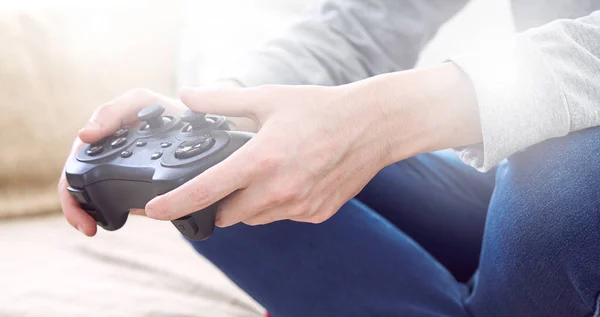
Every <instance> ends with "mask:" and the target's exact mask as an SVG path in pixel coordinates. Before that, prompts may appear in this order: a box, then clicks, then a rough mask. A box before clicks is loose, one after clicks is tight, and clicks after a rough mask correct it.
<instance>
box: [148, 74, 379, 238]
mask: <svg viewBox="0 0 600 317" xmlns="http://www.w3.org/2000/svg"><path fill="white" fill-rule="evenodd" d="M356 88H357V86H356V85H348V86H340V87H318V86H263V87H259V88H219V89H211V88H200V89H185V90H183V91H182V92H181V94H180V97H181V99H182V101H183V102H184V104H185V105H186V106H188V107H189V108H191V109H194V110H197V111H203V112H208V113H218V114H222V115H228V116H244V117H249V118H252V119H254V121H255V122H256V123H257V125H258V126H259V127H260V132H259V133H258V134H257V135H256V136H255V137H254V138H253V139H252V140H250V141H249V142H248V143H247V144H246V145H245V146H243V147H242V148H240V149H239V150H238V151H236V152H235V153H234V154H232V155H231V156H230V157H229V158H227V159H225V160H224V161H222V162H221V163H220V164H217V165H215V166H213V167H212V168H210V169H209V170H207V171H205V172H204V173H203V174H201V175H199V176H197V177H195V178H194V179H192V180H191V181H189V182H187V183H186V184H184V185H182V186H180V187H179V188H177V189H175V190H173V191H171V192H169V193H167V194H165V195H162V196H159V197H157V198H155V199H153V200H152V201H151V202H149V203H148V204H147V206H146V213H147V214H148V215H149V216H150V217H153V218H156V219H161V220H172V219H176V218H179V217H182V216H184V215H187V214H190V213H193V212H195V211H198V210H201V209H203V208H205V207H207V206H209V205H211V204H213V203H215V202H216V201H218V200H220V199H222V198H224V197H226V196H228V195H229V197H227V198H226V199H225V200H223V201H222V202H221V203H220V204H219V211H218V215H217V225H218V226H221V227H225V226H230V225H233V224H235V223H238V222H244V223H246V224H249V225H258V224H266V223H270V222H273V221H277V220H282V219H291V220H295V221H302V222H312V223H320V222H322V221H325V220H326V219H328V218H329V217H331V216H332V215H333V214H334V213H335V212H336V211H337V210H338V209H339V208H340V207H341V206H342V204H344V203H345V202H346V201H348V200H349V199H351V198H352V197H353V196H354V195H356V194H357V193H358V192H359V191H360V190H361V189H362V188H363V187H364V186H365V185H366V183H367V182H368V181H369V180H370V179H371V178H372V177H373V176H374V175H375V174H376V173H377V172H378V171H379V170H380V169H381V168H383V167H384V166H385V163H386V162H387V161H388V158H387V155H388V153H389V151H388V148H387V144H388V143H387V140H386V139H385V138H378V135H377V132H378V130H379V127H381V126H382V125H381V122H380V120H382V118H381V117H379V114H380V113H381V112H380V111H379V110H377V109H375V108H373V105H369V104H368V100H367V99H368V98H369V95H368V94H367V95H364V94H362V92H359V90H360V89H356ZM365 97H366V98H365Z"/></svg>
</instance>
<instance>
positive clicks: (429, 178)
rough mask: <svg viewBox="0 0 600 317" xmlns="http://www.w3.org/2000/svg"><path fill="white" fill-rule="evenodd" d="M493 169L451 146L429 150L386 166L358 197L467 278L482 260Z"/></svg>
mask: <svg viewBox="0 0 600 317" xmlns="http://www.w3.org/2000/svg"><path fill="white" fill-rule="evenodd" d="M494 174H495V173H494V171H491V172H489V173H485V174H483V173H479V172H477V171H476V170H475V169H473V168H472V167H470V166H468V165H466V164H464V163H463V162H462V161H460V160H459V159H458V157H457V156H456V155H455V154H454V153H453V152H452V151H439V152H433V153H427V154H422V155H419V156H416V157H413V158H410V159H406V160H404V161H401V162H398V163H395V164H392V165H390V166H388V167H386V168H384V169H383V170H381V171H380V172H379V173H378V174H377V175H376V176H375V177H374V178H373V180H371V182H369V184H367V186H366V187H365V188H364V189H363V190H362V191H361V192H360V193H359V194H358V196H357V198H358V199H359V200H360V201H362V202H363V203H365V204H366V205H367V206H369V207H371V208H372V209H373V210H375V211H376V212H377V213H379V214H380V215H381V216H383V217H384V218H386V219H387V220H388V221H390V222H391V223H393V224H394V225H395V226H396V227H398V228H399V229H400V230H401V231H403V232H405V233H406V234H408V235H409V236H410V237H411V238H413V239H414V240H415V241H416V242H418V243H419V244H420V245H421V246H422V247H423V248H424V249H426V250H427V251H428V252H429V253H431V254H432V255H433V256H434V257H435V258H436V259H437V260H438V261H440V263H442V264H443V265H444V266H446V267H447V268H448V269H449V270H450V272H452V273H453V274H454V276H455V277H456V278H457V279H458V280H460V281H466V280H468V279H469V278H470V277H471V276H472V275H473V273H474V272H475V269H476V268H477V266H478V263H479V252H480V250H481V241H482V238H483V228H484V224H485V217H486V213H487V209H488V204H489V201H490V197H491V195H492V191H493V190H494Z"/></svg>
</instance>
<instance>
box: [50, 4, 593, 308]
mask: <svg viewBox="0 0 600 317" xmlns="http://www.w3.org/2000/svg"><path fill="white" fill-rule="evenodd" d="M465 2H466V1H462V0H452V1H449V0H427V1H423V0H407V1H392V0H369V1H365V0H344V1H342V0H326V1H324V2H322V3H321V4H320V5H318V6H316V8H315V10H313V11H311V12H309V13H308V14H307V16H306V18H305V19H304V20H303V21H301V22H300V23H298V24H296V25H294V26H292V27H290V29H289V30H288V31H287V32H286V33H285V34H283V35H282V36H280V37H278V38H276V39H274V40H273V41H270V42H269V43H266V44H265V45H264V46H263V47H262V48H261V49H259V50H257V51H256V52H254V53H252V54H249V55H248V57H247V60H246V62H245V63H242V66H240V67H239V74H234V76H231V78H232V80H228V81H224V82H223V83H224V84H222V85H220V86H219V87H215V86H213V87H203V88H185V89H183V90H182V91H181V92H180V96H179V97H180V98H179V99H180V100H174V99H169V98H167V97H164V96H161V95H158V94H156V93H154V92H151V91H147V90H144V89H138V90H135V91H132V92H130V93H127V94H125V95H123V96H121V97H119V98H117V99H115V100H113V101H112V102H109V103H107V104H104V105H102V106H100V107H99V108H98V109H97V111H96V112H95V113H94V115H93V116H92V118H91V119H90V121H89V123H88V124H87V125H86V126H85V127H84V128H83V129H82V130H81V131H80V132H79V135H78V139H77V140H76V141H75V144H74V146H73V149H74V150H76V149H78V148H79V147H80V146H81V144H82V142H87V143H91V142H94V141H96V140H98V139H100V138H102V137H103V136H106V135H109V134H111V133H112V132H113V131H115V130H116V129H117V128H118V127H119V126H121V125H123V124H129V123H132V122H133V121H134V120H135V114H136V113H137V112H138V110H140V109H141V108H142V107H144V106H147V105H149V104H152V103H162V104H164V105H165V106H167V107H168V108H169V111H171V112H178V111H182V109H184V108H185V107H186V106H187V107H189V108H191V109H194V110H198V111H202V112H209V113H216V114H222V115H226V116H230V117H232V119H231V120H232V122H234V123H237V124H238V128H240V127H241V126H243V125H245V124H248V123H250V124H252V123H255V124H256V129H257V130H258V133H257V134H256V136H255V137H254V138H253V139H252V140H251V141H249V142H248V143H247V144H246V145H245V146H243V147H242V148H240V149H239V150H238V151H237V152H235V153H234V154H232V155H231V156H230V157H229V158H227V159H226V160H224V161H222V162H221V163H219V164H217V165H215V166H214V167H212V168H211V169H209V170H207V171H206V172H204V173H203V174H201V175H199V176H197V177H196V178H194V179H193V180H191V181H189V182H188V183H186V184H184V185H182V186H181V187H179V188H178V189H176V190H173V191H172V192H169V193H167V194H165V195H162V196H160V197H157V198H155V199H153V200H152V201H150V202H149V203H148V204H147V206H146V209H145V210H144V211H139V210H138V211H135V212H137V213H146V214H147V215H148V216H150V217H152V218H156V219H160V220H170V219H175V218H178V217H181V216H183V215H186V214H189V213H192V212H194V211H196V210H201V209H203V208H204V207H206V206H208V205H210V204H213V203H215V202H217V201H220V203H219V213H218V216H217V225H218V226H219V227H221V228H217V229H216V230H215V232H214V233H213V235H212V236H211V237H210V238H209V239H208V240H206V241H201V242H191V243H192V245H193V246H194V248H195V249H196V250H197V251H198V252H199V253H200V254H201V255H202V256H204V257H206V258H207V259H208V260H210V261H212V262H213V263H214V264H215V265H216V266H217V267H219V268H220V269H221V270H222V271H223V272H224V273H225V274H226V275H227V276H228V277H229V278H231V280H233V281H234V282H235V283H236V284H237V285H239V286H240V287H241V288H242V289H244V290H245V291H246V292H247V293H248V294H250V295H251V296H252V297H253V298H255V299H256V300H257V301H258V302H259V303H260V304H262V305H263V306H264V307H265V308H266V309H267V310H269V311H270V312H271V313H272V314H273V316H275V317H288V316H292V317H296V316H416V317H421V316H428V317H429V316H452V317H455V316H475V317H482V316H485V317H493V316H528V317H531V316H546V317H548V316H581V317H584V316H586V317H587V316H600V312H599V308H598V306H599V301H600V299H599V294H600V248H599V243H600V155H598V153H600V130H599V129H598V128H594V127H596V126H598V125H599V124H600V104H599V103H600V44H599V43H600V11H595V10H598V9H600V3H599V2H597V1H587V2H586V1H577V2H576V1H566V0H565V1H552V2H548V1H541V0H539V1H531V0H528V1H514V2H513V11H514V12H515V19H516V24H517V26H518V27H519V28H520V31H521V33H518V34H516V35H515V36H514V38H513V39H512V40H511V41H510V42H508V43H504V44H503V45H501V46H499V47H487V48H484V49H481V50H478V51H476V52H471V53H467V54H464V55H460V56H457V57H455V58H452V59H450V60H448V61H447V62H444V63H441V64H440V65H436V66H432V67H428V68H423V69H413V70H411V68H412V67H413V66H414V64H415V62H416V60H417V58H418V54H419V51H420V50H421V49H422V48H423V46H424V45H425V44H426V42H427V40H429V39H431V37H432V36H433V35H434V34H435V32H436V30H437V29H438V28H439V27H440V26H441V25H442V24H443V23H444V22H445V21H446V20H448V19H449V18H450V17H451V16H453V15H454V14H455V13H456V12H457V11H459V10H460V9H461V8H462V7H463V6H464V4H465ZM525 29H526V30H525ZM235 83H239V85H243V86H246V87H245V88H242V87H233V86H235ZM226 86H227V87H226ZM244 117H245V118H250V120H245V119H236V118H244ZM444 149H453V151H452V150H444ZM454 152H456V153H458V155H455V154H453V153H454ZM463 162H465V163H467V164H463ZM473 167H474V168H473ZM476 169H478V170H479V171H483V172H486V173H479V172H478V171H477V170H476ZM65 187H66V181H65V179H64V176H63V177H62V178H61V181H60V184H59V195H60V200H61V203H62V207H63V211H64V214H65V216H66V218H67V220H68V221H69V222H70V223H71V224H72V225H73V226H75V227H76V228H78V229H79V230H80V231H82V232H83V233H84V234H86V235H88V236H93V235H94V234H95V232H96V225H95V223H94V221H93V219H92V218H90V216H88V215H87V214H86V213H85V212H84V211H83V210H81V209H80V208H79V206H78V205H77V204H76V203H75V201H74V200H73V199H72V198H71V197H70V196H69V195H68V193H67V191H66V190H65Z"/></svg>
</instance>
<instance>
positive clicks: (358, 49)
mask: <svg viewBox="0 0 600 317" xmlns="http://www.w3.org/2000/svg"><path fill="white" fill-rule="evenodd" d="M467 1H468V0H405V1H398V0H370V1H364V0H325V1H320V2H319V3H318V4H317V5H316V6H315V7H314V8H313V9H312V10H310V11H308V12H307V13H306V14H305V15H304V17H303V18H302V19H301V20H300V21H299V22H298V23H296V24H294V25H292V26H291V27H290V28H289V29H287V30H286V31H285V32H283V34H282V35H281V36H279V37H276V38H274V39H272V40H271V41H269V42H267V43H265V44H264V45H263V46H261V47H260V48H259V49H257V50H255V51H252V52H250V53H249V54H247V55H246V56H245V58H244V59H242V61H241V62H240V63H238V64H237V65H236V67H235V72H234V73H233V74H231V75H232V76H230V77H231V78H234V79H236V80H238V81H239V82H240V83H241V84H243V85H245V86H257V85H263V84H315V85H340V84H345V83H349V82H353V81H357V80H360V79H364V78H367V77H370V76H373V75H377V74H381V73H386V72H392V71H397V70H403V69H409V68H412V67H413V66H414V65H415V64H416V61H417V59H418V56H419V53H420V51H421V49H422V48H423V47H424V46H425V44H427V42H428V41H429V40H430V39H431V38H432V37H433V36H434V35H435V33H436V32H437V29H438V28H439V27H440V25H442V24H443V23H444V22H446V21H447V20H448V19H449V18H450V17H452V16H453V15H454V14H455V13H456V12H458V11H459V10H460V9H461V8H462V7H463V6H464V5H465V3H466V2H467Z"/></svg>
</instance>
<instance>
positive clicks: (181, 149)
mask: <svg viewBox="0 0 600 317" xmlns="http://www.w3.org/2000/svg"><path fill="white" fill-rule="evenodd" d="M214 144H215V139H213V138H212V137H211V136H210V135H208V134H205V135H203V136H200V137H198V138H196V139H194V140H191V141H184V142H181V144H179V146H178V147H177V150H175V158H177V159H187V158H190V157H194V156H196V155H199V154H202V153H204V152H206V151H207V150H208V149H210V148H211V147H212V146H213V145H214Z"/></svg>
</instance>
